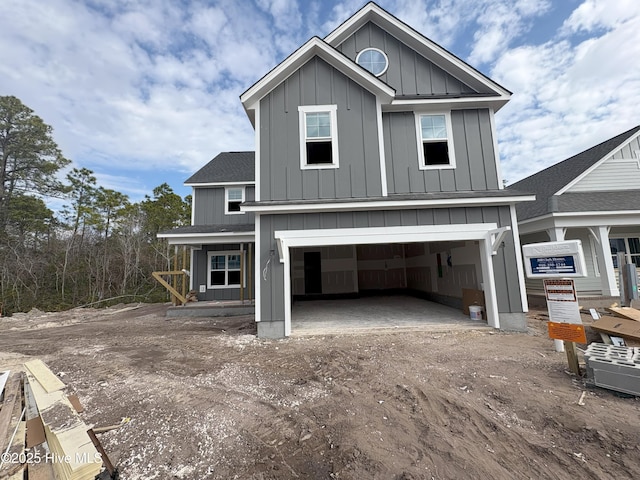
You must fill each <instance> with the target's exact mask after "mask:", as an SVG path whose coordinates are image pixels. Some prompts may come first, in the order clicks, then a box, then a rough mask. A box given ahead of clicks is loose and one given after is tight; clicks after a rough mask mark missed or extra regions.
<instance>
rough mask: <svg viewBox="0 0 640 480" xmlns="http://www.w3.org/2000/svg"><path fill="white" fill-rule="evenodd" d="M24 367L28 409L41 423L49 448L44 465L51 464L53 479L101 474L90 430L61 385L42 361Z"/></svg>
mask: <svg viewBox="0 0 640 480" xmlns="http://www.w3.org/2000/svg"><path fill="white" fill-rule="evenodd" d="M24 367H25V372H26V379H27V383H26V385H25V390H26V391H27V392H28V393H27V395H26V396H27V409H28V410H30V411H31V412H32V413H33V412H34V411H35V410H37V412H38V415H39V417H40V420H41V421H42V425H43V426H44V435H45V438H46V443H47V445H48V448H49V462H47V463H51V465H53V470H54V472H55V475H56V479H58V480H86V479H93V478H95V477H96V475H98V474H99V473H100V470H101V467H102V460H101V457H100V455H99V454H98V452H97V450H96V448H95V447H94V445H93V443H92V442H91V439H90V438H89V435H88V434H87V430H89V427H87V425H86V424H85V423H84V422H83V421H82V419H81V418H80V416H79V415H78V413H77V412H76V410H75V409H74V407H73V405H72V404H71V402H70V401H69V399H68V398H67V396H66V394H65V393H64V392H63V388H64V387H65V385H64V383H62V381H61V380H60V379H59V378H58V377H57V376H56V375H54V374H53V372H51V370H49V369H48V368H47V366H46V365H45V364H44V363H43V362H42V361H41V360H37V359H36V360H31V361H29V362H27V363H25V364H24ZM27 385H28V386H27ZM30 416H31V415H30ZM28 418H29V416H28ZM34 431H35V430H34ZM28 439H29V430H27V440H28Z"/></svg>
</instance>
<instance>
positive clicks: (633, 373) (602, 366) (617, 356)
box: [584, 343, 640, 396]
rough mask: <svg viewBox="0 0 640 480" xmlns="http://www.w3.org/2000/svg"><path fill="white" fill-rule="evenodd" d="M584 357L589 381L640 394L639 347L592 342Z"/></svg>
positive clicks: (619, 390)
mask: <svg viewBox="0 0 640 480" xmlns="http://www.w3.org/2000/svg"><path fill="white" fill-rule="evenodd" d="M584 358H585V362H586V367H587V379H588V381H589V382H590V383H592V384H593V385H595V386H598V387H602V388H607V389H609V390H615V391H617V392H622V393H627V394H630V395H636V396H640V348H638V347H616V346H613V345H604V344H602V343H592V344H591V345H589V347H588V348H587V351H586V352H585V354H584Z"/></svg>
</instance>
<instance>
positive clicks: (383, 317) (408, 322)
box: [291, 295, 491, 336]
mask: <svg viewBox="0 0 640 480" xmlns="http://www.w3.org/2000/svg"><path fill="white" fill-rule="evenodd" d="M292 317H293V322H292V332H291V334H292V335H293V336H302V335H322V334H337V333H345V332H348V333H357V332H366V331H370V330H379V329H390V330H399V329H402V330H427V331H434V332H435V331H438V332H442V331H449V330H460V329H490V328H491V327H489V326H488V325H487V323H486V322H485V321H473V320H471V319H470V318H469V316H467V315H464V314H463V313H462V312H461V311H460V310H458V309H456V308H451V307H447V306H446V305H441V304H439V303H435V302H430V301H428V300H423V299H420V298H415V297H411V296H407V295H393V296H380V297H364V298H358V299H345V300H310V301H297V302H294V304H293V306H292Z"/></svg>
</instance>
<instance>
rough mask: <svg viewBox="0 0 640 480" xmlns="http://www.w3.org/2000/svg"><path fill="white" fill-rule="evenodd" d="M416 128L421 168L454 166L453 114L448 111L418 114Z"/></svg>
mask: <svg viewBox="0 0 640 480" xmlns="http://www.w3.org/2000/svg"><path fill="white" fill-rule="evenodd" d="M416 128H417V137H418V159H419V167H420V169H422V170H425V169H432V168H454V167H455V155H454V151H453V138H452V136H451V116H450V115H449V114H448V113H438V114H416Z"/></svg>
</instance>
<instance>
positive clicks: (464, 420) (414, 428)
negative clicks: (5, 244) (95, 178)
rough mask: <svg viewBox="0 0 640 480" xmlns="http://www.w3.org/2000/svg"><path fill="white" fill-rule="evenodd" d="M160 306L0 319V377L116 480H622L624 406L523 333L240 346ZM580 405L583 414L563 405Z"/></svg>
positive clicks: (539, 328) (248, 332) (226, 331)
mask: <svg viewBox="0 0 640 480" xmlns="http://www.w3.org/2000/svg"><path fill="white" fill-rule="evenodd" d="M165 309H166V305H145V306H141V307H140V308H137V309H127V308H126V306H123V305H121V306H118V307H114V308H111V309H108V310H86V309H85V310H79V309H76V310H72V311H69V312H64V313H59V314H53V313H48V314H44V313H41V312H31V313H29V314H26V315H24V314H23V315H17V316H15V317H12V318H2V319H0V370H2V369H6V368H13V367H15V366H16V365H20V364H21V363H22V362H24V361H26V360H27V359H28V358H30V357H39V358H41V359H42V360H44V361H45V362H46V363H47V364H48V365H49V366H50V368H51V369H52V370H53V371H54V372H56V373H58V374H59V375H60V376H61V377H62V379H63V380H64V381H65V382H66V383H67V385H68V388H69V391H70V393H71V392H74V393H77V395H78V396H79V397H80V400H81V402H82V404H83V406H84V407H85V412H84V413H83V414H82V415H83V417H84V419H85V421H86V422H87V423H89V424H93V425H95V426H105V425H111V424H116V423H119V422H120V420H121V419H122V418H123V417H130V418H131V421H130V422H129V423H127V424H125V425H124V426H122V427H120V428H119V429H117V430H112V431H110V432H107V433H103V434H100V439H101V441H102V443H103V445H104V447H105V449H106V451H107V453H108V454H109V456H110V457H111V459H112V461H113V462H114V463H116V464H117V465H118V467H119V469H120V472H121V478H123V479H124V480H152V479H158V480H165V479H167V480H168V479H196V480H203V479H261V480H266V479H290V478H300V479H307V478H308V479H354V480H355V479H357V480H363V479H397V480H399V479H404V480H409V479H483V480H487V479H572V480H576V479H581V480H582V479H608V478H616V479H631V478H636V479H637V478H640V399H638V398H633V397H631V398H625V397H622V396H617V395H615V394H614V393H612V392H608V391H604V390H599V389H590V388H587V387H585V384H584V382H583V380H582V379H581V378H575V377H573V376H571V375H569V374H568V373H567V364H566V357H565V355H564V354H563V353H556V352H555V351H554V349H553V342H552V341H551V340H549V339H548V338H547V335H546V331H545V324H544V322H543V321H542V319H541V317H539V316H537V315H531V319H530V329H529V333H528V334H506V333H496V332H491V333H489V332H479V331H458V332H452V333H434V332H379V333H367V334H357V335H348V336H346V335H345V336H317V337H301V338H290V339H286V340H260V339H256V337H255V329H254V324H253V320H252V318H249V317H242V318H233V319H219V318H218V319H204V318H203V319H185V320H183V319H170V320H167V319H166V318H165V317H164V310H165ZM585 390H586V392H587V393H586V396H585V399H584V403H585V404H584V406H580V405H578V399H579V398H580V396H581V394H582V392H583V391H585Z"/></svg>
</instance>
